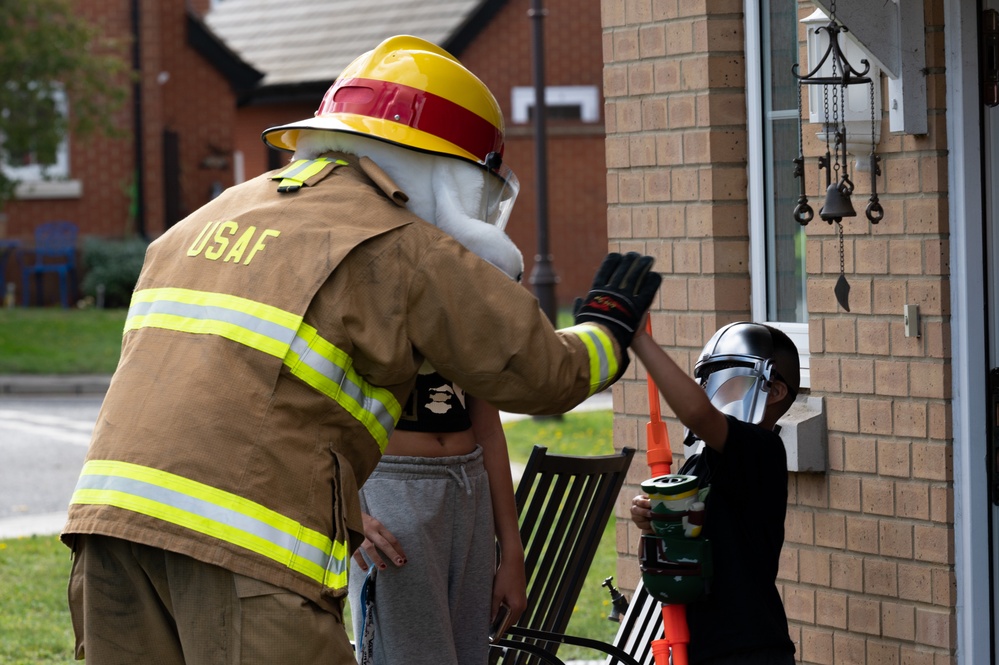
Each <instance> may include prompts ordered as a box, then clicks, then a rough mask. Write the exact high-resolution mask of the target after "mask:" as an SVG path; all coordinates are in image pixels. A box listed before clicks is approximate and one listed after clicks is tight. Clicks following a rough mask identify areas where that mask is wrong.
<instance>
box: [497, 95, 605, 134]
mask: <svg viewBox="0 0 999 665" xmlns="http://www.w3.org/2000/svg"><path fill="white" fill-rule="evenodd" d="M510 95H511V104H510V106H511V109H512V112H511V114H510V122H512V123H513V124H517V125H523V124H527V123H528V122H530V121H531V119H532V118H533V111H534V100H535V97H536V96H535V94H534V88H533V87H529V86H514V88H513V90H512V91H511V93H510ZM545 110H546V111H547V116H546V117H547V118H552V119H559V120H581V121H582V122H587V123H592V122H600V92H599V91H598V90H597V87H596V86H595V85H550V86H546V87H545Z"/></svg>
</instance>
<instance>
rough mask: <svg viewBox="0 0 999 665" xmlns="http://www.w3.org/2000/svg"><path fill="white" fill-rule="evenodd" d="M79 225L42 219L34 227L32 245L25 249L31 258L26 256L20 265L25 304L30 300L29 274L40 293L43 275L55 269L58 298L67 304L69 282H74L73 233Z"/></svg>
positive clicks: (74, 236)
mask: <svg viewBox="0 0 999 665" xmlns="http://www.w3.org/2000/svg"><path fill="white" fill-rule="evenodd" d="M78 232H79V229H78V227H77V225H76V224H74V223H73V222H67V221H63V220H60V221H54V222H44V223H42V224H39V225H38V226H37V227H36V228H35V246H34V248H33V249H31V250H28V251H29V252H31V253H33V254H34V261H29V260H25V261H24V267H23V280H22V281H23V282H24V306H25V307H27V306H28V305H29V304H30V303H31V278H32V277H34V278H35V285H36V286H37V291H38V296H39V298H40V297H41V294H42V276H43V275H44V274H46V273H55V274H56V275H57V276H58V278H59V302H60V303H61V304H62V306H63V307H69V293H70V286H71V285H72V286H74V287H75V285H76V236H77V233H78Z"/></svg>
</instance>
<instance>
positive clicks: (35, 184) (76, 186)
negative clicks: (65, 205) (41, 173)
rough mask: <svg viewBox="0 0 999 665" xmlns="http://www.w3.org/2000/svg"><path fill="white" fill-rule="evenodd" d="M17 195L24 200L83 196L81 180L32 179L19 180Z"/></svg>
mask: <svg viewBox="0 0 999 665" xmlns="http://www.w3.org/2000/svg"><path fill="white" fill-rule="evenodd" d="M15 196H16V197H17V198H18V199H19V200H22V201H30V200H38V199H78V198H80V197H81V196H83V183H81V182H80V181H79V180H31V181H27V182H19V183H18V184H17V189H16V190H15Z"/></svg>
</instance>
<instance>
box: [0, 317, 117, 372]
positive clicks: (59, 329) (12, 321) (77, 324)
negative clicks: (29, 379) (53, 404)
mask: <svg viewBox="0 0 999 665" xmlns="http://www.w3.org/2000/svg"><path fill="white" fill-rule="evenodd" d="M126 312H127V310H124V309H85V310H80V309H57V308H49V307H46V308H39V307H32V308H23V307H13V308H9V309H0V374H110V373H112V372H113V371H114V368H115V367H116V366H117V364H118V356H119V354H120V352H121V333H122V330H123V328H124V327H125V315H126Z"/></svg>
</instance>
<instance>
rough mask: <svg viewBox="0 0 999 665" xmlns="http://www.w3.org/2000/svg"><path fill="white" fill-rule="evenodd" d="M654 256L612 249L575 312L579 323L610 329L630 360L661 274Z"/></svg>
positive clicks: (625, 356) (577, 303)
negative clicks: (655, 265) (623, 253)
mask: <svg viewBox="0 0 999 665" xmlns="http://www.w3.org/2000/svg"><path fill="white" fill-rule="evenodd" d="M653 262H654V259H653V258H652V257H651V256H641V255H639V254H638V252H628V253H627V254H625V255H624V256H621V255H620V254H617V253H616V252H612V253H610V254H608V255H607V257H606V258H605V259H604V262H603V263H602V264H601V265H600V269H599V270H597V274H596V276H595V277H594V278H593V287H592V289H591V290H590V292H589V293H588V294H586V297H585V298H577V299H576V304H575V307H574V308H573V314H575V318H576V321H575V322H576V323H577V324H578V323H584V322H591V323H599V324H602V325H603V326H604V327H606V328H607V329H608V330H610V332H611V334H613V335H614V338H615V339H616V340H617V343H618V345H619V346H620V347H621V355H622V356H623V359H624V360H625V361H627V358H628V354H627V350H628V347H629V346H630V345H631V340H632V338H633V337H634V336H635V331H636V330H637V329H638V325H639V324H640V323H641V322H642V317H643V316H645V312H646V311H647V310H648V309H649V307H650V306H651V305H652V298H654V297H655V295H656V291H658V290H659V284H660V283H661V282H662V279H663V278H662V276H661V275H660V274H659V273H656V272H652V263H653Z"/></svg>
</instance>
